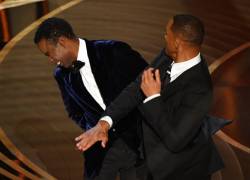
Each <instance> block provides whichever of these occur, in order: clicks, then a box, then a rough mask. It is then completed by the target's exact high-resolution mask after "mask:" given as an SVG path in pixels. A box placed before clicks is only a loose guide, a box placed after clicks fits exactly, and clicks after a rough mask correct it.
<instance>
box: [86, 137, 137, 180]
mask: <svg viewBox="0 0 250 180" xmlns="http://www.w3.org/2000/svg"><path fill="white" fill-rule="evenodd" d="M136 160H137V154H136V153H135V152H134V151H133V150H131V149H130V148H129V147H128V146H127V145H126V144H125V143H124V142H123V141H122V140H121V139H117V140H116V141H115V142H114V143H113V144H112V147H110V149H109V150H108V151H107V153H106V155H105V157H104V160H103V162H102V167H101V169H100V171H99V174H98V175H97V176H96V177H92V178H90V177H86V176H85V177H84V180H116V177H117V175H119V176H120V180H141V179H139V178H137V173H136V167H135V165H136Z"/></svg>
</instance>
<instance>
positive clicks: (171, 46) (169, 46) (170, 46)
mask: <svg viewBox="0 0 250 180" xmlns="http://www.w3.org/2000/svg"><path fill="white" fill-rule="evenodd" d="M172 25H173V19H171V20H170V21H169V22H168V23H167V26H166V32H165V41H166V53H167V54H168V55H169V56H170V57H172V58H173V59H175V58H176V54H177V48H176V37H175V35H174V33H173V31H172V30H171V27H172Z"/></svg>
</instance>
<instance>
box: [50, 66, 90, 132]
mask: <svg viewBox="0 0 250 180" xmlns="http://www.w3.org/2000/svg"><path fill="white" fill-rule="evenodd" d="M54 78H55V79H56V81H57V84H58V86H59V89H60V92H61V96H62V99H63V102H64V106H65V109H66V111H67V113H68V116H69V117H70V118H71V119H72V120H73V121H75V123H76V124H78V125H79V126H80V127H81V128H82V129H85V125H84V122H85V120H84V116H83V113H84V112H83V111H82V109H81V108H80V107H79V106H78V105H77V104H76V103H75V102H74V100H73V99H72V98H71V97H70V96H69V94H68V93H67V91H66V89H65V85H64V82H63V79H62V69H61V68H60V67H56V69H55V71H54Z"/></svg>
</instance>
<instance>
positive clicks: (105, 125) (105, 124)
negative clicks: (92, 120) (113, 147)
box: [97, 120, 110, 132]
mask: <svg viewBox="0 0 250 180" xmlns="http://www.w3.org/2000/svg"><path fill="white" fill-rule="evenodd" d="M97 124H98V126H99V127H100V128H101V129H102V130H103V131H105V132H108V130H109V128H110V126H109V123H108V122H107V121H103V120H100V121H99V122H98V123H97Z"/></svg>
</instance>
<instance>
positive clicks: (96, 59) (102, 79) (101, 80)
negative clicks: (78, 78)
mask: <svg viewBox="0 0 250 180" xmlns="http://www.w3.org/2000/svg"><path fill="white" fill-rule="evenodd" d="M85 41H86V46H87V52H88V57H89V62H90V67H91V70H92V73H93V75H94V78H95V81H96V84H97V87H98V89H99V91H100V93H101V96H102V99H103V101H104V103H105V104H106V105H107V104H108V99H107V98H108V97H109V95H108V93H109V92H108V91H109V88H110V87H111V86H112V85H111V84H109V81H108V73H109V72H107V71H106V70H105V63H104V61H105V60H104V58H105V57H102V55H101V52H100V51H101V50H100V49H101V48H100V47H99V48H98V49H97V47H95V44H94V43H93V42H91V41H88V40H85ZM106 51H107V50H106ZM110 58H111V57H110Z"/></svg>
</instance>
